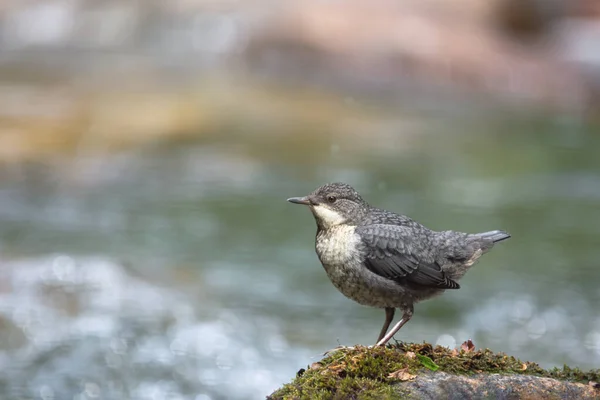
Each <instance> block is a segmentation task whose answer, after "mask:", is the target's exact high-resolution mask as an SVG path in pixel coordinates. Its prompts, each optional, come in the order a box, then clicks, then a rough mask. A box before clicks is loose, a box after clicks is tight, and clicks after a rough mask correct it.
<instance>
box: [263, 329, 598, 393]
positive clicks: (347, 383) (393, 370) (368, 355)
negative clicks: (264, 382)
mask: <svg viewBox="0 0 600 400" xmlns="http://www.w3.org/2000/svg"><path fill="white" fill-rule="evenodd" d="M598 378H600V370H597V371H589V372H583V371H581V370H579V369H572V368H569V367H567V366H565V367H563V369H556V368H555V369H553V370H544V369H542V368H541V367H540V366H539V365H537V364H535V363H532V362H522V361H521V360H519V359H517V358H515V357H511V356H507V355H505V354H503V353H493V352H492V351H490V350H487V349H485V350H476V349H475V346H474V345H473V344H472V342H471V341H467V342H465V343H463V345H461V347H460V349H454V350H450V349H448V348H445V347H441V346H436V347H432V346H431V345H430V344H427V343H424V344H406V343H400V344H397V345H396V346H388V347H387V348H366V347H356V348H343V349H340V350H337V351H335V352H333V353H329V355H328V357H326V358H325V359H323V360H321V361H320V362H317V363H313V364H312V365H311V366H309V367H308V369H307V370H304V369H301V370H300V371H299V372H298V376H297V377H296V379H295V380H294V381H293V382H292V383H290V384H287V385H285V386H283V387H282V388H281V389H279V390H277V391H276V392H274V393H273V394H272V395H271V396H270V397H269V398H270V399H273V400H274V399H305V398H306V399H309V398H320V399H346V398H383V399H395V398H410V399H457V400H458V399H465V400H466V399H469V400H470V399H490V398H494V399H598V398H600V386H599V385H598V384H597V382H598Z"/></svg>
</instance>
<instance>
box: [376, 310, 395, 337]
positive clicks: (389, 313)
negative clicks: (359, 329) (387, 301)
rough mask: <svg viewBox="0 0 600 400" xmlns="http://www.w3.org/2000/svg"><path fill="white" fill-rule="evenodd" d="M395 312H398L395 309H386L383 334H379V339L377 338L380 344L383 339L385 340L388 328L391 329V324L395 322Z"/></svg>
mask: <svg viewBox="0 0 600 400" xmlns="http://www.w3.org/2000/svg"><path fill="white" fill-rule="evenodd" d="M395 312H396V309H395V308H393V307H386V308H385V321H383V327H382V328H381V332H380V333H379V337H378V338H377V343H379V341H380V340H381V339H383V337H384V336H385V334H386V332H387V330H388V328H389V327H390V324H391V323H392V321H393V320H394V313H395Z"/></svg>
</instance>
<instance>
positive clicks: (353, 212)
mask: <svg viewBox="0 0 600 400" xmlns="http://www.w3.org/2000/svg"><path fill="white" fill-rule="evenodd" d="M288 201H289V202H291V203H296V204H303V205H306V206H308V207H309V208H310V211H311V212H312V213H313V216H314V217H315V220H316V222H317V237H316V244H315V247H316V251H317V255H318V256H319V260H321V263H322V264H323V267H324V268H325V272H327V276H329V279H330V280H331V282H332V283H333V285H334V286H335V287H336V288H337V289H338V290H339V291H340V292H342V294H344V295H345V296H346V297H348V298H350V299H352V300H354V301H356V302H358V303H360V304H363V305H366V306H371V307H379V308H383V309H385V322H384V323H383V327H382V328H381V333H380V334H379V337H378V338H377V345H385V344H386V343H387V342H388V341H389V340H390V339H391V338H392V336H394V334H395V333H396V332H398V330H399V329H400V328H402V326H403V325H404V324H406V323H407V322H408V321H409V320H410V319H411V317H412V315H413V310H414V304H415V303H417V302H419V301H421V300H426V299H429V298H431V297H433V296H436V295H439V294H441V293H443V292H444V291H445V290H446V289H458V288H460V286H459V285H458V283H457V282H458V280H460V278H462V277H463V275H464V274H465V273H466V272H467V270H468V269H469V268H470V267H471V266H472V265H473V264H474V263H475V262H476V261H477V260H478V259H479V257H481V255H482V254H484V253H486V252H488V251H489V250H490V249H491V248H492V247H493V246H494V243H497V242H500V241H502V240H505V239H508V238H509V237H510V235H509V234H508V233H506V232H504V231H499V230H495V231H489V232H484V233H476V234H469V233H462V232H455V231H442V232H436V231H432V230H431V229H428V228H426V227H424V226H423V225H421V224H419V223H418V222H416V221H414V220H412V219H410V218H409V217H407V216H405V215H399V214H396V213H393V212H390V211H386V210H382V209H379V208H375V207H373V206H371V205H369V204H368V203H367V202H365V201H364V200H363V199H362V197H361V196H360V195H359V194H358V192H357V191H356V190H354V188H352V187H351V186H350V185H347V184H345V183H330V184H327V185H324V186H321V187H320V188H318V189H317V190H315V191H314V192H312V193H311V194H309V195H308V196H305V197H292V198H290V199H288ZM396 308H398V309H400V310H401V311H402V319H401V320H400V321H399V322H398V323H397V324H396V325H395V326H394V327H393V328H392V329H391V330H390V331H389V332H388V328H389V326H390V324H391V322H392V320H393V319H394V312H395V309H396Z"/></svg>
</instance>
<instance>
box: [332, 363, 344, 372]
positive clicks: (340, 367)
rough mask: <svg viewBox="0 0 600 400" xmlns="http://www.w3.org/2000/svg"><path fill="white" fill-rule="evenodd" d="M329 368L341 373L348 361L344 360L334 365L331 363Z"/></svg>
mask: <svg viewBox="0 0 600 400" xmlns="http://www.w3.org/2000/svg"><path fill="white" fill-rule="evenodd" d="M328 369H329V370H330V371H331V372H333V373H334V374H339V373H340V372H342V371H343V370H344V369H346V363H345V362H342V363H340V364H334V365H330V366H329V367H328Z"/></svg>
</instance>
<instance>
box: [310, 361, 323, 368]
mask: <svg viewBox="0 0 600 400" xmlns="http://www.w3.org/2000/svg"><path fill="white" fill-rule="evenodd" d="M320 368H323V364H321V363H320V362H314V363H312V364H310V369H320Z"/></svg>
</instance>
